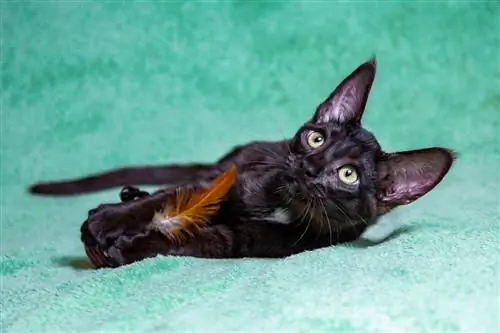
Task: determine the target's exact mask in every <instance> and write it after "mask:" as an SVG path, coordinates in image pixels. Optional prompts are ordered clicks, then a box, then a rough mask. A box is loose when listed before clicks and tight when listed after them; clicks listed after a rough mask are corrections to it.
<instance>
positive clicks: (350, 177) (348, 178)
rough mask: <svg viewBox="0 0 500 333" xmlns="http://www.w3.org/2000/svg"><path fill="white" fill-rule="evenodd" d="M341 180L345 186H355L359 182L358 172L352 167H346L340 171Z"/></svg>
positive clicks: (342, 167)
mask: <svg viewBox="0 0 500 333" xmlns="http://www.w3.org/2000/svg"><path fill="white" fill-rule="evenodd" d="M337 172H338V175H339V178H340V180H341V181H342V182H343V183H345V184H349V185H351V184H354V183H356V182H357V181H358V172H357V171H356V168H354V167H353V166H352V165H344V166H341V167H340V168H339V169H338V171H337Z"/></svg>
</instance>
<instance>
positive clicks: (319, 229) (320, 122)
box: [31, 59, 453, 266]
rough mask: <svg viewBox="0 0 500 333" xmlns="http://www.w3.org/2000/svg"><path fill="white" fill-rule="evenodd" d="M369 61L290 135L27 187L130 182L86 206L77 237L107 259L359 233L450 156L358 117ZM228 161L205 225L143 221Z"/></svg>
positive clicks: (248, 252)
mask: <svg viewBox="0 0 500 333" xmlns="http://www.w3.org/2000/svg"><path fill="white" fill-rule="evenodd" d="M375 70H376V63H375V60H374V59H372V60H370V61H368V62H366V63H364V64H362V65H361V66H359V67H358V68H357V69H356V70H355V71H354V72H352V73H351V74H350V75H349V76H348V77H346V79H344V80H343V81H342V82H341V83H340V84H339V86H338V87H337V88H336V89H335V90H334V91H333V92H332V94H331V95H330V96H328V98H327V99H326V100H325V101H324V102H322V103H321V104H320V105H319V106H318V107H317V109H316V112H315V113H314V115H313V116H312V117H311V119H310V120H309V121H307V122H306V123H305V124H304V125H303V126H302V127H301V128H300V129H299V130H298V131H297V133H296V135H295V136H294V137H293V138H291V139H290V140H283V141H279V142H253V143H249V144H246V145H243V146H240V147H237V148H235V149H234V150H233V151H231V152H230V153H229V154H227V155H226V156H224V157H223V158H221V159H220V160H219V161H217V162H216V163H214V164H205V165H202V164H196V165H195V164H193V165H185V166H179V165H176V166H173V165H172V166H162V167H148V168H146V169H145V168H129V169H122V170H118V171H116V170H115V171H112V172H108V173H104V174H100V175H94V176H91V177H87V178H83V179H79V180H76V181H75V180H69V181H64V182H58V183H45V184H37V185H35V186H33V187H31V192H32V193H35V194H49V195H69V194H76V193H85V192H89V191H95V190H99V189H104V188H109V187H115V186H126V187H125V188H124V189H122V191H121V193H120V197H121V200H122V202H121V203H117V204H107V205H101V206H100V207H98V208H96V209H94V210H92V211H90V212H89V216H88V219H87V220H86V221H85V222H84V223H83V225H82V228H81V233H82V240H83V242H84V243H85V244H86V245H87V246H88V247H91V248H96V251H98V252H99V253H101V254H102V256H103V257H105V258H103V260H105V261H107V263H108V264H109V265H112V266H118V265H124V264H128V263H131V262H134V261H137V260H141V259H144V258H147V257H153V256H156V255H158V254H162V255H187V256H195V257H205V258H240V257H284V256H288V255H291V254H294V253H298V252H302V251H306V250H312V249H317V248H320V247H324V246H330V245H333V244H338V243H343V242H348V241H352V240H355V239H356V238H357V237H359V235H360V234H361V233H362V232H363V230H364V229H365V227H366V226H367V224H369V223H371V222H372V221H373V220H374V219H376V217H378V216H380V215H381V214H384V213H386V212H387V211H389V210H390V209H392V208H393V207H395V206H397V205H401V204H407V203H410V202H413V201H415V200H416V199H418V198H419V197H421V196H422V195H425V194H426V193H428V192H429V191H430V190H432V189H433V188H434V187H435V186H436V185H437V184H438V183H439V182H440V181H441V179H442V178H443V177H444V175H445V174H446V173H447V172H448V170H449V168H450V167H451V165H452V162H453V154H452V152H451V151H449V150H447V149H444V148H428V149H424V150H417V151H408V152H398V153H390V154H389V153H385V152H383V151H382V149H381V147H380V145H379V144H378V142H377V140H376V138H375V137H374V135H373V134H372V133H370V132H369V131H367V130H366V129H364V128H363V126H362V125H361V119H362V115H363V112H364V109H365V105H366V103H367V99H368V95H369V92H370V89H371V86H372V83H373V81H374V78H375ZM311 131H314V132H316V133H320V134H321V137H322V141H321V142H322V144H321V145H320V146H318V147H314V148H313V147H312V146H311V145H310V144H308V135H309V134H310V133H311ZM230 165H235V166H236V168H237V172H238V174H237V180H236V182H235V185H234V186H233V187H232V189H231V190H230V192H229V195H228V198H227V200H226V201H225V202H224V203H223V204H222V205H221V207H220V209H219V210H218V212H217V214H216V215H215V216H214V217H213V219H212V220H211V224H210V225H209V226H208V227H206V228H204V229H202V230H200V231H198V232H196V233H195V235H194V237H191V238H187V240H186V241H185V242H183V243H182V244H177V243H175V242H169V241H167V239H166V237H165V236H164V235H163V234H161V233H160V232H159V231H158V230H155V229H151V228H150V227H149V226H150V221H151V219H152V217H153V214H154V213H155V211H159V210H160V209H161V206H162V204H163V202H164V201H165V198H166V196H168V195H169V194H170V193H171V191H172V189H173V188H176V187H179V186H188V187H194V188H198V187H204V186H206V184H207V183H208V182H209V181H210V180H212V179H214V178H215V177H217V176H218V175H219V174H220V173H221V172H223V171H225V170H226V169H227V168H228V167H229V166H230ZM346 165H348V166H350V167H351V168H354V170H355V171H356V172H357V174H358V177H359V179H358V180H357V181H356V182H355V183H351V184H349V183H346V182H343V181H342V180H341V178H340V176H339V170H341V167H342V166H346ZM141 184H147V185H151V184H161V185H164V186H165V187H164V188H162V189H160V190H158V191H157V192H155V193H153V194H151V195H149V194H148V193H146V192H144V191H140V190H139V189H137V188H134V187H130V186H129V185H141ZM277 212H280V214H281V215H280V216H278V218H277V217H276V216H277V215H276V214H277ZM283 213H284V215H285V217H288V218H284V217H283ZM278 215H279V214H278Z"/></svg>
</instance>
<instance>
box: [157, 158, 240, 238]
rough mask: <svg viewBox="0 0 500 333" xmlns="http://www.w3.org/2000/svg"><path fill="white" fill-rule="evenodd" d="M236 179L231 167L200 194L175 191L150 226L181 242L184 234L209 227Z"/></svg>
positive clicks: (183, 190) (234, 170)
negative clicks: (210, 221)
mask: <svg viewBox="0 0 500 333" xmlns="http://www.w3.org/2000/svg"><path fill="white" fill-rule="evenodd" d="M235 179H236V167H235V166H234V165H233V166H231V167H230V168H229V169H228V170H227V171H225V172H223V173H222V174H221V175H219V176H218V177H217V178H216V179H214V180H213V181H212V183H211V184H210V185H209V186H208V187H207V188H206V189H202V190H197V191H193V190H189V189H183V188H178V189H176V192H175V195H174V196H173V198H171V199H170V200H168V201H167V202H166V203H165V205H164V208H163V210H162V211H160V212H156V213H155V214H154V216H153V220H152V225H153V227H154V228H155V229H157V230H159V231H160V232H162V233H163V234H165V235H166V236H167V237H168V238H169V239H170V240H174V241H179V240H183V239H184V236H185V234H189V235H192V234H193V233H192V231H193V230H194V229H199V228H202V227H204V226H206V225H207V224H208V223H209V218H210V217H211V216H212V215H214V214H215V213H216V212H217V210H218V209H219V206H220V204H221V202H222V201H223V200H224V198H225V197H226V194H227V193H228V192H229V190H230V189H231V186H232V185H233V184H234V181H235Z"/></svg>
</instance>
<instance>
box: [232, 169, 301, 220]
mask: <svg viewBox="0 0 500 333" xmlns="http://www.w3.org/2000/svg"><path fill="white" fill-rule="evenodd" d="M276 178H277V175H276V174H274V173H273V174H265V175H260V176H259V177H244V178H243V179H240V181H239V182H238V185H237V186H238V189H237V193H236V195H237V196H238V198H239V201H240V203H241V206H240V208H241V209H242V210H243V211H244V212H245V213H244V214H242V215H243V216H244V217H245V218H244V219H245V220H252V221H266V222H269V223H278V224H290V223H291V222H292V220H293V219H292V215H291V212H290V210H289V209H288V208H287V207H286V206H287V205H286V202H285V200H284V199H283V198H282V197H281V195H280V186H279V184H276V182H275V180H276Z"/></svg>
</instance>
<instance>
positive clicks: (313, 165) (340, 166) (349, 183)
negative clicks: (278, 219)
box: [283, 58, 454, 232]
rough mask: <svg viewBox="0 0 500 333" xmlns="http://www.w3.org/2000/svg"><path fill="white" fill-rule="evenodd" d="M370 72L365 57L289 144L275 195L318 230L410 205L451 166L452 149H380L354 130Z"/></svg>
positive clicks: (362, 132) (373, 69)
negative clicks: (281, 188)
mask: <svg viewBox="0 0 500 333" xmlns="http://www.w3.org/2000/svg"><path fill="white" fill-rule="evenodd" d="M375 72H376V61H375V59H374V58H372V59H371V60H370V61H368V62H366V63H364V64H362V65H361V66H359V67H358V68H357V69H356V70H354V71H353V72H352V73H351V74H350V75H349V76H347V77H346V78H345V79H344V80H343V81H342V82H341V83H340V84H339V85H338V86H337V88H336V89H335V90H334V91H333V92H332V93H331V94H330V96H328V98H326V100H325V101H323V102H322V103H321V104H320V105H319V106H318V107H317V109H316V112H315V113H314V115H313V117H312V118H311V119H310V120H309V121H308V122H306V123H305V124H304V125H303V126H302V127H301V128H300V129H299V131H298V132H297V133H296V135H295V136H294V138H293V139H292V141H291V144H290V147H289V148H290V154H289V156H288V162H287V163H288V168H287V171H286V173H285V177H286V178H287V179H286V183H287V186H286V191H284V192H285V193H284V194H283V195H284V196H286V199H288V200H291V201H293V204H292V205H290V207H293V208H291V209H297V212H296V213H297V214H302V216H303V219H304V220H306V221H307V220H311V222H313V223H312V224H313V225H316V226H317V227H319V228H322V230H323V231H324V232H328V228H327V226H325V225H324V224H325V223H329V224H330V226H329V227H335V228H337V230H338V228H342V227H344V226H351V225H359V224H360V223H362V224H363V223H365V222H369V221H370V220H372V219H373V218H375V217H377V216H380V215H381V214H384V213H385V212H387V211H389V210H390V209H392V208H394V207H396V206H399V205H405V204H409V203H411V202H414V201H415V200H417V199H418V198H420V197H422V196H424V195H425V194H427V193H429V191H431V190H432V189H433V188H434V187H435V186H436V185H437V184H438V183H439V182H440V181H441V180H442V179H443V177H444V176H445V175H446V174H447V172H448V170H449V169H450V167H451V165H452V163H453V161H454V155H453V152H452V151H451V150H449V149H445V148H440V147H432V148H426V149H421V150H411V151H402V152H393V153H387V152H384V151H383V150H382V148H381V147H380V145H379V143H378V142H377V140H376V138H375V136H374V135H373V134H372V133H370V132H369V131H367V130H366V129H365V128H363V126H362V125H361V119H362V116H363V112H364V109H365V105H366V102H367V99H368V95H369V93H370V89H371V87H372V84H373V81H374V78H375ZM326 216H328V219H327V218H326ZM327 221H329V222H327Z"/></svg>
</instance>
